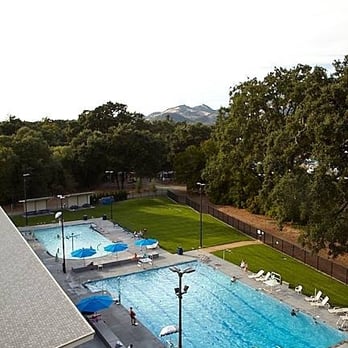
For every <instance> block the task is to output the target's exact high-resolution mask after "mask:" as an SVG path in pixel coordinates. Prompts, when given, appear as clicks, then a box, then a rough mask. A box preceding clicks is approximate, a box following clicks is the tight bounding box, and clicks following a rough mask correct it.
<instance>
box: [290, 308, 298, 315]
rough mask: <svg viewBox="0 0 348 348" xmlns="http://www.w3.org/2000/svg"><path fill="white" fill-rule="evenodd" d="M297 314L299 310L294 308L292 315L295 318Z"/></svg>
mask: <svg viewBox="0 0 348 348" xmlns="http://www.w3.org/2000/svg"><path fill="white" fill-rule="evenodd" d="M297 312H298V310H296V309H294V308H293V309H292V310H291V312H290V314H291V315H292V316H293V317H294V316H296V315H297Z"/></svg>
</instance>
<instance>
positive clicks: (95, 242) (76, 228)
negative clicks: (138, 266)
mask: <svg viewBox="0 0 348 348" xmlns="http://www.w3.org/2000/svg"><path fill="white" fill-rule="evenodd" d="M61 231H62V229H61V227H60V226H55V227H49V228H39V229H36V230H34V235H35V238H36V239H37V240H38V241H39V242H40V244H42V245H43V246H44V247H45V249H46V250H47V252H48V253H49V254H51V255H52V256H55V255H56V254H57V255H58V257H59V258H62V256H63V252H62V240H61ZM64 234H65V257H66V258H67V259H77V258H76V257H72V256H71V252H72V251H73V250H77V249H81V248H90V247H92V248H93V249H95V250H96V251H97V253H96V254H94V255H93V256H90V257H88V259H90V258H95V257H101V256H105V255H108V254H110V253H109V252H107V251H104V246H106V245H108V244H110V243H111V241H110V240H109V239H107V238H105V237H104V236H103V235H102V234H100V233H99V232H97V231H95V230H94V229H93V228H92V225H91V224H89V223H88V224H75V225H66V224H64Z"/></svg>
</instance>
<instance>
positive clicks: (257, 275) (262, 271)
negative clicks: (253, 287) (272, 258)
mask: <svg viewBox="0 0 348 348" xmlns="http://www.w3.org/2000/svg"><path fill="white" fill-rule="evenodd" d="M264 273H265V271H264V270H263V269H260V270H259V271H258V272H257V273H253V274H249V275H248V278H250V279H254V278H259V277H261V276H262V275H263V274H264Z"/></svg>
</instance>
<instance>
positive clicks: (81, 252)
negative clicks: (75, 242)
mask: <svg viewBox="0 0 348 348" xmlns="http://www.w3.org/2000/svg"><path fill="white" fill-rule="evenodd" d="M96 252H97V251H96V250H95V249H93V248H81V249H77V250H74V251H72V252H71V256H72V257H78V258H80V259H83V263H84V264H85V265H86V263H85V257H89V256H92V255H94V254H95V253H96Z"/></svg>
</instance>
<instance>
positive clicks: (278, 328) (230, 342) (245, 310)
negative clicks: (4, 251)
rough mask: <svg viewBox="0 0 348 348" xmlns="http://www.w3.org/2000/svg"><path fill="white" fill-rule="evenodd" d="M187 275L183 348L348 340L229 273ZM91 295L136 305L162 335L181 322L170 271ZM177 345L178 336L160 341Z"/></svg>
mask: <svg viewBox="0 0 348 348" xmlns="http://www.w3.org/2000/svg"><path fill="white" fill-rule="evenodd" d="M189 266H191V267H193V268H195V269H196V272H194V273H190V274H184V276H183V278H182V286H184V285H188V286H189V290H188V292H187V293H186V294H184V295H183V300H182V305H183V307H182V308H183V312H182V313H183V346H184V347H185V348H193V347H233V348H272V347H274V348H328V347H331V346H333V345H335V344H337V343H338V342H341V341H343V340H344V339H347V337H348V335H346V334H345V333H344V332H341V331H338V330H335V329H333V328H331V327H329V326H327V325H325V324H324V323H322V322H320V321H317V320H316V319H315V318H313V317H311V316H308V315H306V314H304V313H302V312H298V313H297V315H296V316H291V314H290V312H291V308H290V307H289V306H287V305H286V304H284V303H282V302H279V301H277V300H275V299H274V298H272V297H271V296H269V295H268V294H266V293H265V292H263V291H257V290H255V289H253V288H251V287H249V286H247V285H245V284H243V283H242V282H235V283H231V281H230V278H229V277H227V276H226V275H225V274H223V273H221V272H219V271H218V270H215V269H214V268H212V267H209V266H207V265H205V264H202V263H198V262H192V263H185V264H181V265H178V267H180V268H181V269H184V268H186V267H189ZM86 286H87V287H88V288H89V289H90V290H91V291H100V290H107V291H108V292H110V293H111V294H112V296H113V297H115V298H118V297H119V296H120V298H121V303H122V305H123V306H125V307H126V308H128V307H130V306H132V307H133V308H134V309H135V312H136V313H137V317H138V319H139V320H140V321H141V322H142V323H143V324H144V325H145V326H146V327H147V328H148V329H149V330H151V332H152V333H153V334H154V335H156V336H158V335H159V333H160V331H161V329H162V328H163V327H164V326H167V325H177V323H178V298H177V297H176V295H175V292H174V288H175V287H177V286H178V275H177V274H176V273H173V272H171V271H170V270H169V268H160V269H153V270H148V271H144V272H139V273H135V274H129V275H125V276H120V277H114V278H108V279H103V280H99V281H93V282H88V283H86ZM161 340H162V341H163V342H165V341H167V340H170V341H171V342H173V343H176V342H177V334H173V335H170V336H166V337H163V338H161Z"/></svg>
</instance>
